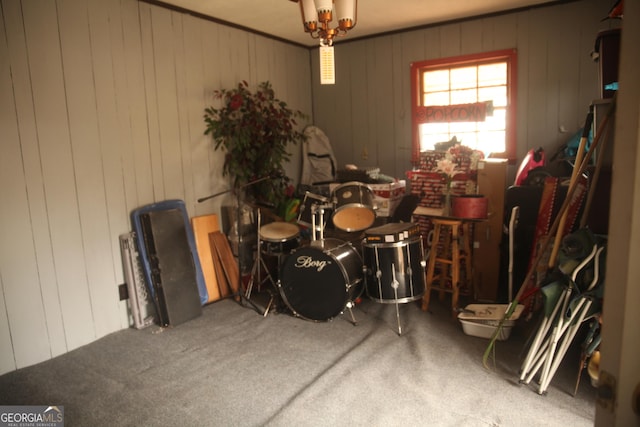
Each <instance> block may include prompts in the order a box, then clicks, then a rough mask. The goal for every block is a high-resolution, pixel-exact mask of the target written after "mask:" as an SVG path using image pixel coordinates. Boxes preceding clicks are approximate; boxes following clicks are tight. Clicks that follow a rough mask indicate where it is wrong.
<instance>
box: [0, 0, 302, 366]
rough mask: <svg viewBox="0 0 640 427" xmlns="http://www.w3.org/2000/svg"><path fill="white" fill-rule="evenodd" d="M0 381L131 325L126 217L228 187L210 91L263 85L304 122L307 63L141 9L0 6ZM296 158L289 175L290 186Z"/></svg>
mask: <svg viewBox="0 0 640 427" xmlns="http://www.w3.org/2000/svg"><path fill="white" fill-rule="evenodd" d="M0 14H1V16H0V144H1V145H0V200H2V203H0V236H1V238H0V289H1V292H0V374H1V373H4V372H8V371H11V370H14V369H16V368H21V367H24V366H28V365H31V364H34V363H38V362H40V361H43V360H46V359H49V358H51V357H55V356H57V355H60V354H62V353H65V352H67V351H70V350H72V349H74V348H77V347H79V346H81V345H84V344H87V343H89V342H91V341H94V340H96V339H98V338H100V337H102V336H104V335H106V334H108V333H110V332H113V331H116V330H119V329H121V328H126V327H128V325H129V321H128V313H127V306H126V303H125V302H121V301H119V295H118V284H121V283H123V282H124V279H123V272H122V262H121V258H120V247H119V242H118V237H119V235H120V234H122V233H125V232H127V231H129V230H130V228H131V226H130V220H129V213H130V211H131V210H132V209H134V208H136V207H138V206H141V205H144V204H148V203H152V202H156V201H160V200H165V199H173V198H177V199H183V200H185V203H186V205H187V209H188V211H189V214H190V215H191V216H193V215H203V214H206V213H216V212H219V206H220V200H219V199H213V200H210V201H207V202H205V203H202V204H198V203H197V202H196V200H197V199H198V198H199V197H203V196H208V195H210V194H213V193H216V192H218V191H222V190H224V189H226V188H228V186H227V183H226V182H225V180H224V179H223V178H222V177H221V175H220V171H221V165H222V154H221V153H219V152H215V151H213V150H212V147H211V144H210V141H209V139H208V138H207V137H205V136H204V135H203V131H204V121H203V119H202V116H203V113H204V108H205V107H206V106H208V105H210V104H211V103H214V102H217V101H215V100H214V99H213V97H212V92H213V91H214V90H215V89H219V88H222V87H225V88H229V87H232V86H235V85H236V84H237V83H238V82H239V81H240V80H247V81H248V82H249V83H250V84H252V85H256V84H257V83H259V82H262V81H266V80H269V81H270V82H271V83H272V85H273V87H274V90H275V91H276V94H277V96H278V97H279V98H281V99H283V100H285V101H286V102H287V103H288V104H289V106H291V107H292V108H295V109H300V110H302V111H304V112H305V113H307V114H308V115H311V81H310V78H311V71H310V69H309V66H310V61H309V51H308V50H307V49H305V48H301V47H298V46H295V45H291V44H286V43H282V42H279V41H276V40H273V39H268V38H265V37H262V36H258V35H255V34H250V33H247V32H244V31H241V30H238V29H234V28H231V27H227V26H224V25H220V24H217V23H214V22H210V21H206V20H203V19H200V18H196V17H193V16H190V15H186V14H182V13H179V12H174V11H170V10H168V9H164V8H161V7H157V6H153V5H149V4H146V3H138V2H137V1H135V0H23V1H18V0H2V1H1V2H0ZM299 169H300V158H299V156H294V158H293V160H292V163H291V164H290V165H288V166H287V171H288V172H289V171H290V172H291V173H292V176H293V177H295V178H297V175H295V173H296V171H299Z"/></svg>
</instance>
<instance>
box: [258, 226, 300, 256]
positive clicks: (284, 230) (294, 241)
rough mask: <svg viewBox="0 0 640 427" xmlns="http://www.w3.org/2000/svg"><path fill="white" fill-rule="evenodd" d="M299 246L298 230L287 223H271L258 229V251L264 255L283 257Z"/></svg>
mask: <svg viewBox="0 0 640 427" xmlns="http://www.w3.org/2000/svg"><path fill="white" fill-rule="evenodd" d="M298 246H300V229H299V228H298V226H297V225H295V224H291V223H288V222H282V221H277V222H272V223H270V224H267V225H263V226H262V227H260V250H261V252H262V253H264V254H266V255H285V254H288V253H289V252H291V251H292V250H293V249H295V248H297V247H298Z"/></svg>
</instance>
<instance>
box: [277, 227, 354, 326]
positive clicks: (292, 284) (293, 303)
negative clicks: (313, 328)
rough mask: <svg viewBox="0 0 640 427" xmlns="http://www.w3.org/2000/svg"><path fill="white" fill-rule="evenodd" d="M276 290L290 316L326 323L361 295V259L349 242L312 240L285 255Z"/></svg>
mask: <svg viewBox="0 0 640 427" xmlns="http://www.w3.org/2000/svg"><path fill="white" fill-rule="evenodd" d="M278 288H279V289H280V294H281V295H282V299H283V301H284V303H285V304H286V305H287V306H288V307H289V308H290V309H291V311H292V312H293V314H294V315H296V316H298V317H302V318H303V319H307V320H315V321H323V320H330V319H332V318H333V317H335V316H337V315H339V314H340V313H342V311H343V310H344V309H345V307H346V306H347V304H348V303H349V302H353V301H354V300H355V299H356V298H358V297H359V296H360V295H361V294H362V258H360V255H359V254H358V253H357V252H356V250H355V249H354V248H353V246H352V245H351V243H348V242H344V241H342V240H339V239H324V240H316V241H313V242H311V245H310V246H306V247H302V248H299V249H295V250H293V251H292V252H291V254H289V255H288V256H287V258H286V259H285V261H284V263H283V265H282V270H281V274H280V280H279V281H278Z"/></svg>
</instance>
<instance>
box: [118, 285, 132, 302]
mask: <svg viewBox="0 0 640 427" xmlns="http://www.w3.org/2000/svg"><path fill="white" fill-rule="evenodd" d="M118 294H120V301H124V300H126V299H129V290H128V289H127V284H126V283H123V284H121V285H118Z"/></svg>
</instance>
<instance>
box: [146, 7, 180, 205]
mask: <svg viewBox="0 0 640 427" xmlns="http://www.w3.org/2000/svg"><path fill="white" fill-rule="evenodd" d="M171 16H172V14H171V12H170V11H168V10H166V9H161V8H157V7H156V8H152V9H151V21H152V23H153V28H152V37H153V39H152V41H153V51H152V52H153V67H154V70H155V76H156V85H155V88H154V90H155V92H156V97H157V109H158V130H159V135H158V137H159V141H160V153H161V162H162V166H161V169H162V180H163V182H164V198H165V199H176V198H182V197H183V194H184V191H185V186H184V173H183V165H182V154H181V147H180V126H179V124H178V100H177V95H176V89H177V88H176V86H177V77H176V67H177V63H176V62H177V61H176V52H175V45H174V43H173V40H174V37H178V38H181V37H182V34H181V32H180V29H178V28H175V27H174V26H173V22H172V20H171Z"/></svg>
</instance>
